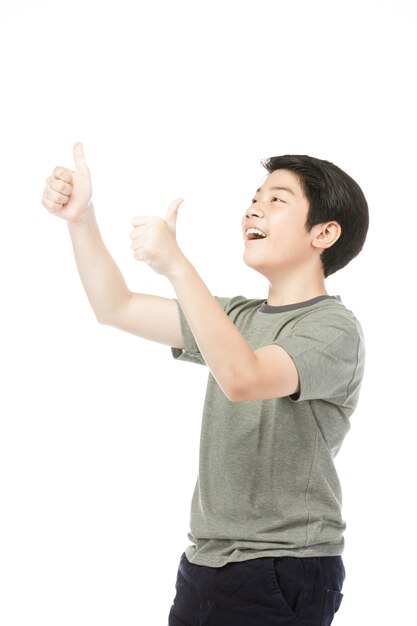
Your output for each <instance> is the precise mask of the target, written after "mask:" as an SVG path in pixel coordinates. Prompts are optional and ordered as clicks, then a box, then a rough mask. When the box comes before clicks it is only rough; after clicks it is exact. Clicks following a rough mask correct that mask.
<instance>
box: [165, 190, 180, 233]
mask: <svg viewBox="0 0 417 626" xmlns="http://www.w3.org/2000/svg"><path fill="white" fill-rule="evenodd" d="M181 202H184V200H183V198H177V199H176V200H174V202H171V204H170V205H169V207H168V211H167V214H166V216H165V221H166V222H168V224H169V225H170V226H171V227H172V228H173V229H174V230H176V227H177V216H178V207H179V206H180V204H181Z"/></svg>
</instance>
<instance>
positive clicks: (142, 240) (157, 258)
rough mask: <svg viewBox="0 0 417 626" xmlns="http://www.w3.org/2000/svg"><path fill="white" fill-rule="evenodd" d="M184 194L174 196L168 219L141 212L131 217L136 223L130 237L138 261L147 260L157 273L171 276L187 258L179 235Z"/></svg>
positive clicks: (133, 222)
mask: <svg viewBox="0 0 417 626" xmlns="http://www.w3.org/2000/svg"><path fill="white" fill-rule="evenodd" d="M182 201H183V200H182V198H178V199H177V200H174V202H172V203H171V204H170V206H169V208H168V212H167V214H166V217H165V219H162V218H161V217H155V216H149V217H147V216H138V217H135V218H134V219H133V220H132V224H133V226H134V227H135V228H134V229H133V230H132V231H131V233H130V238H131V239H132V242H131V244H130V247H131V248H132V249H133V251H134V257H135V259H137V260H138V261H144V262H145V263H147V264H148V265H149V266H150V267H151V268H152V269H153V270H154V271H155V272H157V273H158V274H165V275H166V276H168V275H169V274H170V272H171V271H172V269H173V268H174V267H175V266H176V264H178V263H179V262H181V260H182V259H183V258H184V257H183V254H182V252H181V250H180V248H179V247H178V244H177V239H176V221H177V212H178V207H179V205H180V204H181V202H182Z"/></svg>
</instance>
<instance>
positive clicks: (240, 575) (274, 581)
mask: <svg viewBox="0 0 417 626" xmlns="http://www.w3.org/2000/svg"><path fill="white" fill-rule="evenodd" d="M344 578H345V568H344V566H343V561H342V557H340V556H326V557H313V558H295V557H279V558H268V557H263V558H260V559H251V560H249V561H244V562H242V563H228V564H227V565H225V566H223V567H219V568H215V567H205V566H201V565H194V564H192V563H190V562H189V561H188V559H187V558H186V556H185V554H183V555H182V557H181V561H180V565H179V569H178V577H177V583H176V596H175V599H174V603H173V605H172V607H171V612H170V614H169V622H168V626H284V625H285V626H287V625H290V624H299V626H328V625H329V624H331V623H332V620H333V617H334V614H335V612H336V611H337V610H338V609H339V606H340V603H341V601H342V597H343V596H342V593H341V591H342V585H343V581H344Z"/></svg>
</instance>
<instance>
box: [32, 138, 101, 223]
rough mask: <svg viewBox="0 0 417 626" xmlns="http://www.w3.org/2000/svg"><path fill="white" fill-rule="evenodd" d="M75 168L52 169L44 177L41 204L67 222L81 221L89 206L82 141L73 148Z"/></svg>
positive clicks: (60, 167)
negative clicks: (46, 176)
mask: <svg viewBox="0 0 417 626" xmlns="http://www.w3.org/2000/svg"><path fill="white" fill-rule="evenodd" d="M73 154H74V162H75V169H74V170H70V169H68V168H66V167H63V166H58V167H56V168H55V169H54V171H53V172H52V174H51V176H49V177H48V178H47V179H46V186H45V189H44V191H43V195H42V204H43V206H44V207H45V208H46V209H48V211H49V212H50V213H52V214H54V215H57V216H58V217H62V218H63V219H65V220H67V221H69V222H79V221H82V219H83V218H84V216H85V214H86V213H87V209H88V208H89V206H90V202H91V195H92V186H91V177H90V172H89V170H88V167H87V163H86V160H85V157H84V150H83V145H82V143H76V144H75V146H74V149H73Z"/></svg>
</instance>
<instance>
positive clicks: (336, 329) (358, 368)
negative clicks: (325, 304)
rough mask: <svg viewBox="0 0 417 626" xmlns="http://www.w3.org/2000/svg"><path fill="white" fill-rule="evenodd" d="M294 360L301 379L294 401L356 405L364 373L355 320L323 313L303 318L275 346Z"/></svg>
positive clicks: (331, 313) (360, 339)
mask: <svg viewBox="0 0 417 626" xmlns="http://www.w3.org/2000/svg"><path fill="white" fill-rule="evenodd" d="M274 343H276V344H277V345H279V346H281V347H282V348H283V349H284V350H285V351H286V352H287V353H288V354H289V355H290V356H291V358H292V359H293V361H294V364H295V366H296V368H297V371H298V375H299V378H300V392H299V394H298V395H297V396H290V398H291V399H292V400H294V401H303V400H327V401H329V402H333V403H335V404H338V405H349V404H352V405H353V404H355V403H356V397H357V393H358V390H359V387H360V383H361V380H362V375H363V369H364V341H363V333H362V329H361V327H360V325H359V323H358V322H357V320H356V319H355V318H350V317H348V316H345V315H343V314H340V313H339V314H338V313H335V312H326V313H324V312H323V311H322V312H321V314H319V313H318V312H317V313H311V314H309V315H306V316H305V317H303V318H302V319H301V320H300V321H299V322H298V323H297V324H296V325H295V326H294V328H293V330H292V332H291V334H290V335H288V336H286V337H278V338H277V339H276V341H275V342H274Z"/></svg>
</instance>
